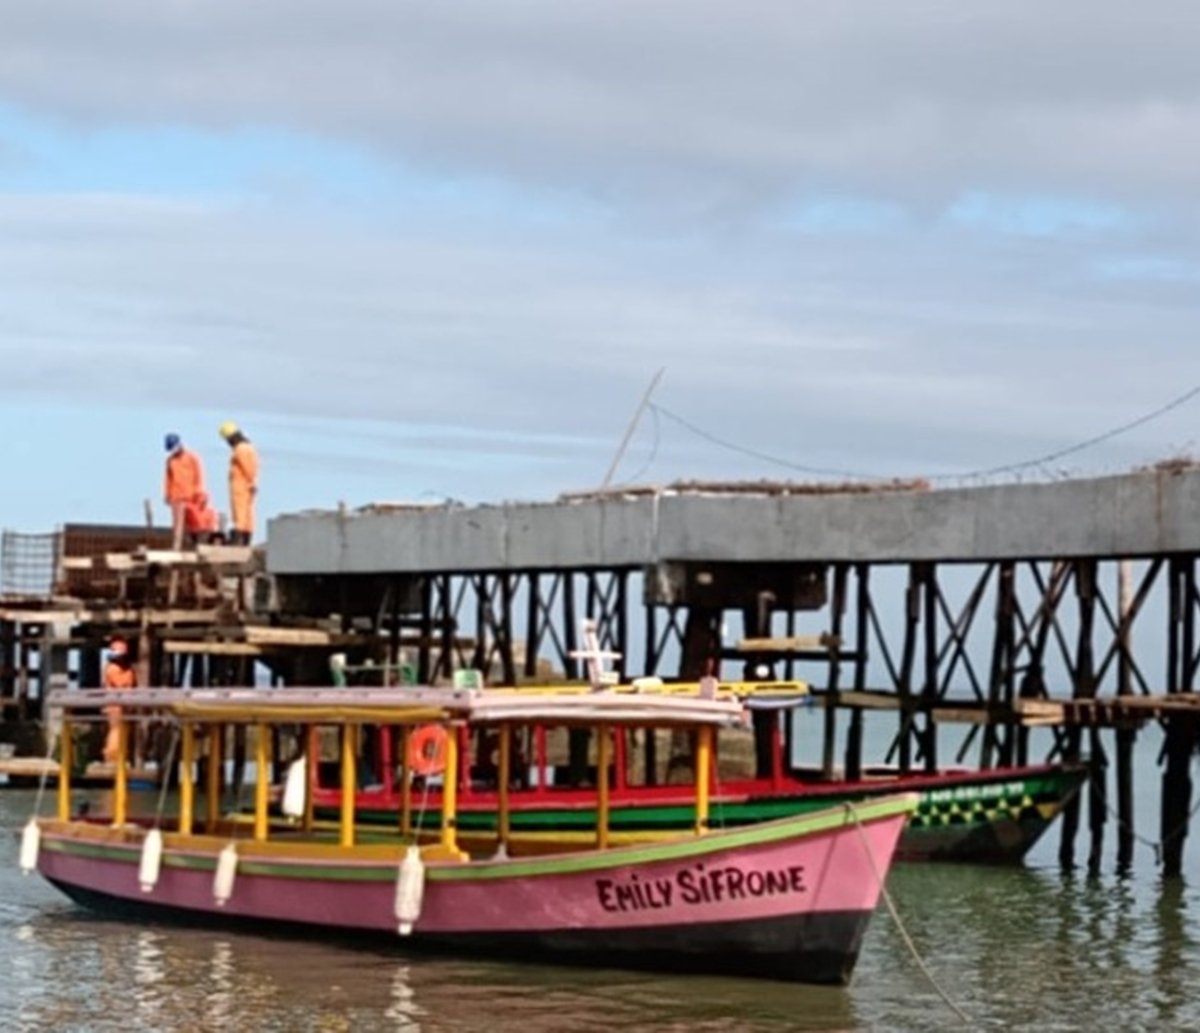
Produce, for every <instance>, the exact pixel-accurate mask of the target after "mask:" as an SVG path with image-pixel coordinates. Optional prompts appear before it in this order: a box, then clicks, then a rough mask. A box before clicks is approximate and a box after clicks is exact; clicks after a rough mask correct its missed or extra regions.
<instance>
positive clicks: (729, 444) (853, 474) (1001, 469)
mask: <svg viewBox="0 0 1200 1033" xmlns="http://www.w3.org/2000/svg"><path fill="white" fill-rule="evenodd" d="M1198 395H1200V384H1197V385H1196V386H1195V387H1193V388H1191V389H1189V390H1187V391H1185V392H1184V393H1183V394H1181V395H1179V396H1178V397H1176V398H1173V399H1171V401H1169V402H1167V403H1166V404H1165V405H1161V406H1159V407H1158V408H1157V409H1153V410H1151V411H1150V412H1148V413H1143V414H1142V415H1141V416H1139V417H1137V418H1136V419H1133V420H1130V421H1129V422H1127V423H1122V424H1120V425H1119V426H1117V427H1113V428H1111V429H1110V430H1106V431H1104V432H1103V433H1102V434H1097V435H1095V436H1094V437H1090V438H1087V439H1086V440H1084V441H1080V442H1077V443H1076V444H1074V445H1069V446H1067V447H1066V448H1060V449H1057V450H1055V451H1053V452H1048V453H1047V454H1045V455H1042V456H1037V457H1036V458H1034V459H1025V460H1022V461H1021V462H1017V463H1008V464H1005V465H1003V466H994V467H991V468H989V469H983V470H971V471H967V472H965V473H953V474H938V475H935V476H933V477H929V478H926V479H927V480H934V481H950V480H971V479H975V478H982V477H995V476H998V475H999V474H1005V473H1017V472H1019V471H1021V470H1028V469H1033V468H1035V467H1040V466H1045V465H1046V464H1047V463H1052V462H1055V461H1056V460H1059V459H1063V458H1065V457H1067V456H1070V455H1075V454H1076V453H1078V452H1083V451H1085V450H1086V449H1089V448H1094V447H1095V446H1096V445H1100V444H1103V443H1104V442H1106V441H1111V440H1112V439H1113V438H1115V437H1119V436H1120V435H1122V434H1126V433H1128V432H1129V431H1131V430H1136V429H1137V428H1138V427H1142V426H1144V425H1145V424H1147V423H1150V422H1152V421H1153V420H1156V419H1158V418H1159V417H1160V416H1165V415H1166V414H1167V413H1169V412H1171V411H1172V410H1173V409H1178V408H1179V407H1180V406H1181V405H1185V404H1186V403H1188V402H1190V401H1191V400H1192V399H1193V398H1196V397H1197V396H1198ZM647 408H649V409H650V410H651V411H652V412H653V413H654V414H655V416H656V417H657V416H658V415H660V414H661V415H662V416H665V417H667V419H669V420H673V421H674V422H675V423H677V424H679V425H680V426H681V427H683V428H685V429H686V430H689V431H691V432H692V433H693V434H695V435H697V436H698V437H701V438H704V439H705V440H706V441H709V442H711V443H712V444H714V445H718V446H719V447H721V448H724V449H727V450H729V451H731V452H738V453H740V454H741V455H744V456H749V457H751V458H753V459H758V460H761V461H762V462H766V463H772V464H774V465H775V466H782V467H785V468H786V469H789V470H795V471H796V472H798V473H804V474H811V475H814V476H819V477H844V478H848V479H850V480H884V479H886V478H881V477H879V476H878V475H877V474H869V473H863V472H862V471H853V470H836V469H828V468H825V467H820V466H806V465H804V464H802V463H794V462H792V461H791V460H788V459H783V458H781V457H779V456H776V455H771V454H770V453H768V452H763V451H761V450H759V449H756V448H749V447H747V446H745V445H739V444H737V443H736V442H733V441H729V440H727V439H725V438H721V437H718V436H717V435H716V434H713V433H712V432H710V431H708V430H705V429H704V428H703V427H700V426H698V425H697V424H695V423H692V422H691V421H690V420H688V419H685V418H684V417H682V416H680V415H679V414H678V413H675V412H672V411H671V410H670V409H667V408H665V407H663V406H661V405H659V404H658V403H657V402H651V403H649V405H648V406H647ZM655 433H656V442H655V447H654V452H655V453H657V451H658V444H657V424H656V432H655ZM647 465H648V464H647ZM643 472H644V468H643V470H641V471H639V476H640V475H641V473H643Z"/></svg>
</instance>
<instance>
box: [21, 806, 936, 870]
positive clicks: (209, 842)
mask: <svg viewBox="0 0 1200 1033" xmlns="http://www.w3.org/2000/svg"><path fill="white" fill-rule="evenodd" d="M917 799H918V798H917V795H916V794H915V793H900V794H895V795H892V796H888V797H884V798H882V799H879V800H872V801H869V802H866V803H863V804H861V805H855V804H842V805H839V806H836V807H829V808H824V809H822V810H820V811H815V812H812V813H809V814H803V815H797V816H795V817H789V818H781V819H778V820H776V821H769V822H762V823H759V824H755V825H746V826H739V827H737V828H732V829H721V830H712V831H708V832H705V833H704V834H703V835H694V834H693V835H687V834H681V835H680V836H678V837H676V838H673V839H670V840H665V841H658V842H653V843H644V844H643V843H638V844H629V845H622V846H614V847H612V848H610V849H607V850H596V849H594V848H592V849H585V850H580V849H575V850H567V851H564V852H562V853H556V854H546V855H541V856H539V857H536V858H504V859H495V858H493V859H481V860H471V861H452V860H445V859H441V858H434V859H431V860H429V861H428V862H427V866H426V871H427V874H428V877H429V878H430V879H431V880H435V881H462V880H468V881H469V880H475V879H505V878H518V877H523V876H529V875H545V876H553V875H568V874H575V873H578V872H587V871H602V870H605V869H609V868H619V867H625V866H627V865H636V864H645V863H655V862H662V861H673V860H678V859H688V858H693V857H699V856H705V855H708V854H714V853H722V852H724V851H727V850H737V849H744V848H753V847H756V846H765V845H768V844H771V843H778V842H781V841H784V840H788V839H795V838H802V837H804V836H808V835H812V836H816V835H821V834H823V833H828V832H836V831H839V830H841V829H844V828H847V827H850V826H852V825H869V824H872V823H874V822H879V821H886V820H889V819H891V818H896V817H900V816H904V817H906V818H907V817H908V816H911V814H912V813H913V812H914V811H915V809H916V806H917ZM39 824H40V826H41V828H42V832H43V837H44V838H43V843H44V846H45V847H46V848H47V849H51V850H53V849H62V850H65V851H66V852H73V851H72V849H71V847H72V846H77V847H79V848H82V850H87V851H88V852H89V853H91V852H92V851H99V852H100V853H101V854H102V855H104V856H108V857H110V858H112V859H114V860H115V859H116V858H115V857H112V855H119V856H121V858H122V859H123V860H124V859H125V858H126V857H128V858H129V860H131V861H132V860H136V858H137V856H138V855H139V853H140V850H141V844H142V842H143V840H144V838H145V837H144V834H143V835H141V836H138V835H131V834H130V832H131V830H130V829H127V828H121V829H113V828H112V827H111V826H102V825H95V824H92V823H85V822H78V821H66V822H64V821H59V820H57V819H41V820H40V822H39ZM163 838H164V846H165V847H166V851H167V853H166V854H165V855H164V862H165V863H167V864H168V866H169V865H170V858H172V857H173V856H176V855H177V856H179V857H181V858H182V857H193V858H196V859H205V860H207V859H210V858H211V860H212V861H213V863H214V864H215V863H216V857H217V855H218V854H219V853H220V851H221V850H222V849H223V848H224V847H226V846H227V845H229V844H230V843H233V844H234V845H235V846H236V847H237V848H238V854H239V866H240V867H243V866H244V870H245V871H246V872H247V874H250V873H251V871H252V869H253V868H255V867H258V866H270V867H272V868H274V867H276V866H279V867H284V868H287V869H289V870H292V871H295V872H297V873H303V874H302V875H299V876H298V877H309V876H311V875H313V874H314V873H313V872H312V869H314V868H318V867H319V868H322V869H328V870H336V871H344V872H349V871H354V870H358V871H364V870H368V869H372V868H376V869H378V870H379V871H380V872H386V875H387V877H388V878H393V877H394V875H395V869H396V865H397V864H398V863H399V861H400V859H401V858H402V856H403V853H404V850H405V847H406V844H397V845H395V846H392V845H390V844H361V845H356V846H352V847H343V846H339V845H336V844H324V843H281V842H279V841H278V840H270V841H268V842H265V843H261V842H255V841H252V840H238V839H230V838H229V837H227V836H207V835H199V836H181V835H179V834H178V833H170V832H168V833H165V834H164V837H163ZM296 847H299V848H301V849H299V850H297V849H294V848H296ZM181 867H183V866H182V865H181Z"/></svg>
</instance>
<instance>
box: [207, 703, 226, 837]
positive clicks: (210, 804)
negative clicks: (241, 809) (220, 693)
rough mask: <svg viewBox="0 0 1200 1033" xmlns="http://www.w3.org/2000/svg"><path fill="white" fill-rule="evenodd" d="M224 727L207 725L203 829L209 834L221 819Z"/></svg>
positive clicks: (213, 831) (214, 830) (215, 828)
mask: <svg viewBox="0 0 1200 1033" xmlns="http://www.w3.org/2000/svg"><path fill="white" fill-rule="evenodd" d="M224 744H225V729H224V727H223V726H222V725H220V724H210V725H209V726H208V770H207V771H206V772H205V776H206V778H205V785H204V831H205V832H207V833H208V834H209V835H210V836H211V835H213V834H214V833H215V832H216V831H217V824H218V823H219V822H220V820H221V767H222V765H224V763H225V745H224Z"/></svg>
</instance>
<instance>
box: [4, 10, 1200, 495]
mask: <svg viewBox="0 0 1200 1033" xmlns="http://www.w3.org/2000/svg"><path fill="white" fill-rule="evenodd" d="M1197 35H1200V32H1198V30H1197V23H1196V19H1195V18H1194V16H1193V15H1192V13H1191V7H1190V5H1184V4H1183V3H1182V2H1178V3H1176V2H1164V3H1161V4H1157V5H1154V8H1153V10H1152V11H1149V10H1146V9H1141V10H1138V11H1133V10H1128V9H1126V8H1125V7H1122V6H1119V5H1116V4H1107V3H1102V4H1087V5H1085V4H1083V3H1082V0H1064V2H1062V3H1059V4H1055V5H1053V6H1051V7H1047V6H1046V5H1044V4H1036V5H1035V4H1033V3H1032V2H1027V0H1017V2H1012V3H1006V4H1000V3H998V2H994V3H981V4H972V5H970V6H969V7H964V6H963V5H961V4H954V3H950V2H948V0H944V2H933V0H912V2H908V3H905V4H893V3H884V2H876V3H865V4H858V5H846V4H841V3H833V2H825V3H812V4H805V5H803V6H802V7H801V6H798V5H796V4H794V3H790V2H788V3H785V2H783V0H778V2H769V0H747V2H745V3H742V4H737V5H734V4H728V3H715V2H704V0H693V2H691V3H687V4H684V3H683V2H682V0H673V2H663V3H654V4H645V3H639V4H634V3H632V2H624V0H610V2H607V3H599V2H595V3H589V2H581V3H571V4H563V3H558V2H550V0H522V2H518V3H510V4H504V5H496V4H494V3H484V2H483V0H461V2H459V3H456V4H452V5H447V4H442V5H435V4H416V3H394V2H385V0H348V2H346V3H341V4H336V5H331V4H327V3H317V2H316V0H292V2H289V3H286V4H285V3H283V2H282V0H262V2H259V3H255V4H245V3H233V2H231V0H210V2H208V3H205V4H195V3H189V2H182V0H178V2H170V3H161V2H151V0H111V2H109V3H106V4H105V5H103V7H102V8H101V7H98V6H96V5H93V4H85V3H83V2H81V0H75V2H65V3H61V4H57V5H54V6H53V7H47V6H46V5H24V6H18V7H16V8H15V9H14V10H13V11H10V12H7V13H6V17H5V31H4V33H3V34H0V96H3V97H5V98H6V101H7V102H8V103H9V104H10V105H12V107H11V109H9V110H8V112H7V116H6V117H0V362H3V363H4V370H5V374H4V377H3V378H2V380H0V399H12V398H19V397H34V396H36V397H42V396H46V397H52V398H56V399H59V400H62V401H64V402H66V403H70V404H78V405H80V406H84V407H86V406H87V405H89V404H93V403H94V402H95V400H96V399H97V398H103V399H105V400H106V401H107V402H110V403H111V402H119V404H122V405H128V406H131V407H141V408H143V409H145V410H147V411H149V410H150V409H152V408H154V409H156V410H158V409H161V408H162V407H164V406H165V407H168V409H169V410H174V411H178V412H180V413H187V412H193V413H198V412H201V411H203V412H205V413H208V412H210V411H213V410H216V411H220V412H228V413H230V414H233V415H237V416H238V417H239V418H242V417H243V416H244V417H245V418H246V419H247V420H250V419H255V420H256V421H257V426H258V427H261V428H263V431H264V434H265V436H266V437H267V439H268V442H269V439H270V436H271V434H272V433H277V434H278V436H279V437H278V439H277V442H276V444H277V447H278V448H279V453H278V458H279V464H278V466H277V469H280V470H283V471H287V470H291V471H292V472H293V473H302V472H303V471H304V470H310V469H317V468H320V469H321V470H322V471H324V472H325V473H327V474H332V473H334V472H336V471H338V470H341V471H343V472H344V473H345V474H346V475H347V476H349V475H353V476H354V477H355V478H356V479H358V480H359V481H360V482H362V483H363V484H364V485H366V484H368V482H369V479H370V477H371V476H373V475H374V474H375V473H378V474H379V476H380V477H382V478H383V480H382V481H381V484H383V489H381V490H384V489H386V493H387V494H388V495H389V496H390V497H396V495H397V492H396V491H395V490H393V485H394V483H395V481H396V479H397V478H398V477H399V476H400V474H401V473H402V471H403V469H405V468H412V469H414V470H419V471H420V477H419V479H420V480H421V482H422V483H420V484H417V485H415V489H414V490H417V491H419V490H422V489H424V488H427V487H431V486H433V487H436V488H437V489H438V490H442V487H443V483H444V484H445V485H446V488H445V490H446V491H447V492H448V493H451V494H454V495H456V496H458V497H478V491H477V490H471V489H472V487H473V483H474V485H478V484H482V483H488V484H493V485H494V484H504V483H507V484H511V485H513V486H514V488H513V490H514V491H518V490H520V491H532V492H535V493H540V494H555V493H556V491H557V490H558V489H560V488H561V487H564V486H567V487H576V486H586V484H588V483H591V482H592V481H593V480H594V479H598V477H599V475H600V473H601V472H602V471H603V469H604V468H605V467H606V466H607V463H608V461H609V459H610V458H611V454H612V451H613V449H614V448H615V444H616V441H617V440H618V438H619V436H620V433H621V431H622V429H623V428H624V426H625V424H626V421H627V420H628V419H629V416H630V413H631V412H632V409H633V406H634V404H635V402H636V400H637V398H638V396H639V395H640V393H641V391H642V390H643V389H644V386H645V384H646V383H647V381H648V380H649V378H650V376H651V374H652V373H653V371H654V370H655V369H656V368H658V367H659V366H666V367H667V376H666V378H665V379H664V381H663V384H662V387H661V388H660V391H659V393H658V395H657V396H656V397H657V399H658V400H659V401H660V402H661V404H663V405H664V406H666V407H668V408H670V409H671V410H672V411H676V412H679V413H681V414H685V415H687V416H688V418H689V419H691V420H693V421H695V422H699V423H702V424H703V425H704V426H705V427H706V428H709V429H710V430H711V431H712V432H713V433H714V434H715V435H717V436H718V437H721V438H723V439H727V440H730V441H734V442H740V443H743V444H746V445H749V446H751V447H753V448H755V449H757V450H758V451H763V452H769V453H772V454H777V455H779V456H781V457H786V458H789V459H791V460H793V461H794V462H796V463H800V464H807V465H812V466H822V467H836V468H841V469H852V470H863V471H864V472H878V473H882V474H889V473H897V472H899V473H927V472H937V471H943V470H969V469H977V468H981V467H988V466H993V465H999V464H1001V463H1004V462H1010V461H1017V460H1020V459H1024V458H1027V457H1028V456H1030V455H1036V454H1039V453H1041V452H1049V451H1053V450H1054V449H1055V448H1057V447H1061V446H1063V445H1067V444H1071V443H1072V442H1074V441H1076V440H1078V439H1080V438H1081V437H1086V436H1088V435H1090V434H1092V433H1096V432H1099V431H1102V430H1104V429H1106V428H1107V427H1109V426H1112V425H1115V424H1117V423H1121V422H1124V421H1125V420H1126V419H1129V418H1131V417H1132V416H1135V415H1137V414H1138V413H1139V412H1142V411H1145V410H1148V409H1151V408H1153V407H1155V406H1157V405H1159V404H1161V403H1162V402H1164V401H1166V400H1167V398H1169V397H1170V396H1171V394H1173V393H1178V392H1179V391H1182V390H1183V389H1185V388H1186V386H1188V385H1190V384H1191V383H1194V382H1197V381H1200V353H1197V351H1196V349H1195V340H1194V337H1195V332H1194V296H1193V295H1194V279H1195V277H1194V270H1195V256H1196V254H1197V248H1198V245H1200V209H1198V208H1197V205H1196V195H1195V180H1194V169H1195V168H1196V166H1197V158H1198V157H1200V118H1197V117H1196V116H1197V115H1198V114H1200V112H1198V111H1197V104H1198V103H1200V72H1197V71H1196V66H1195V61H1194V56H1193V55H1194V52H1195V49H1196V44H1197V43H1198V42H1200V40H1198V39H1197ZM66 70H69V74H66ZM206 418H207V417H206ZM1190 420H1191V416H1190V415H1189V414H1188V413H1187V412H1185V411H1180V412H1177V413H1175V414H1172V416H1171V417H1170V418H1168V419H1166V420H1164V421H1163V422H1161V423H1156V424H1153V425H1150V426H1148V427H1146V428H1142V429H1141V430H1139V431H1138V432H1137V433H1136V434H1133V435H1130V436H1129V437H1128V438H1126V439H1121V440H1119V441H1117V442H1114V443H1112V444H1111V445H1108V446H1106V447H1105V448H1104V449H1101V450H1099V451H1097V452H1096V453H1095V454H1094V455H1091V456H1086V457H1081V460H1080V461H1081V462H1083V461H1086V462H1089V463H1091V464H1092V467H1093V468H1101V467H1104V466H1105V465H1106V464H1113V463H1117V464H1120V463H1125V464H1128V463H1130V462H1134V461H1140V460H1142V459H1144V458H1146V457H1147V455H1148V454H1149V455H1153V454H1154V452H1155V450H1159V451H1160V452H1161V451H1162V450H1163V449H1166V448H1169V447H1174V446H1175V445H1177V444H1179V443H1180V442H1186V441H1188V440H1190V437H1191V432H1190V429H1189V427H1190ZM309 426H316V427H319V428H320V430H319V436H321V437H323V438H324V439H326V440H323V441H321V442H317V443H314V442H313V441H312V440H311V435H309V434H308V431H306V430H305V428H306V427H309ZM364 426H366V427H368V428H369V429H367V430H364ZM405 428H420V429H419V430H418V431H413V432H412V433H410V432H409V431H408V430H405ZM363 435H366V437H364V436H363ZM506 435H508V436H506ZM359 449H361V450H362V451H363V452H364V453H365V454H366V455H365V457H364V458H362V459H360V460H357V461H356V460H355V459H354V457H355V456H356V455H358V454H359V452H358V450H359ZM372 455H381V456H383V461H382V462H375V461H374V460H373V459H372V458H371V456H372ZM648 460H652V462H651V466H650V472H649V475H650V476H652V477H661V478H663V479H671V478H673V477H675V476H703V475H707V474H711V475H714V476H759V475H763V474H774V473H779V472H781V469H782V468H780V469H776V468H774V467H772V466H771V465H770V464H763V463H756V462H755V461H754V460H752V459H750V458H749V457H747V456H746V455H744V454H739V453H735V452H730V451H726V450H722V449H721V448H720V447H719V446H716V445H714V444H712V443H711V442H706V441H703V440H701V439H697V438H695V437H688V436H687V434H686V433H685V432H684V431H683V430H682V429H681V428H680V427H679V426H678V425H668V423H663V424H662V425H661V426H660V427H659V428H658V437H657V438H656V437H655V436H654V429H653V426H652V423H651V421H647V422H646V423H645V424H643V426H642V427H641V429H640V430H639V432H638V434H637V436H636V439H635V441H634V444H633V446H632V447H631V451H630V455H629V458H628V460H627V465H626V466H625V467H623V469H622V471H621V474H619V476H624V475H626V474H628V473H629V472H630V470H632V469H635V468H636V467H637V466H638V465H641V464H643V463H644V462H646V461H648ZM439 464H440V466H439ZM431 467H433V468H435V469H434V470H433V471H432V472H437V471H438V470H439V469H442V470H445V471H446V477H445V478H444V479H437V480H438V483H437V484H436V485H434V484H433V481H434V480H435V479H434V478H431V477H430V476H429V475H430V473H431V469H430V468H431ZM480 470H485V471H486V474H485V475H481V474H480V473H479V471H480ZM472 471H474V472H472ZM585 471H594V472H595V473H594V475H593V474H592V473H585ZM414 476H415V475H414ZM472 477H474V478H475V480H474V482H472V480H471V479H472ZM505 478H507V481H506V480H505ZM298 483H299V482H298ZM364 490H367V488H365V487H364ZM297 494H298V491H297V492H296V493H294V494H293V495H290V496H289V498H290V497H295V496H296V495H297Z"/></svg>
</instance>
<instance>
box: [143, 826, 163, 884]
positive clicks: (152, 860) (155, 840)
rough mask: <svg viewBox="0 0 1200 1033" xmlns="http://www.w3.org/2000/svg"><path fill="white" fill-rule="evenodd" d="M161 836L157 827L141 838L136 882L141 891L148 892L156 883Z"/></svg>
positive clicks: (160, 862) (160, 851)
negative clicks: (140, 855) (140, 857)
mask: <svg viewBox="0 0 1200 1033" xmlns="http://www.w3.org/2000/svg"><path fill="white" fill-rule="evenodd" d="M162 853H163V837H162V832H161V831H160V830H158V829H151V830H150V831H149V832H147V833H146V838H145V839H144V840H142V859H141V862H140V863H139V864H138V884H139V885H140V886H141V887H142V892H143V893H149V892H150V891H151V890H152V889H154V887H155V886H157V885H158V873H159V870H160V869H161V868H162Z"/></svg>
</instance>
